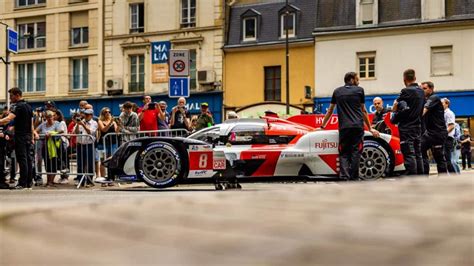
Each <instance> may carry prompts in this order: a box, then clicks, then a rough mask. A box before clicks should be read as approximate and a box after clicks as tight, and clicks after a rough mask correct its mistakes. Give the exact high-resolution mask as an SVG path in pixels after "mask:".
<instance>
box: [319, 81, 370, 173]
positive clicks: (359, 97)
mask: <svg viewBox="0 0 474 266" xmlns="http://www.w3.org/2000/svg"><path fill="white" fill-rule="evenodd" d="M344 82H345V83H346V85H344V86H342V87H339V88H337V89H335V90H334V92H333V95H332V99H331V105H330V106H329V109H328V112H327V113H326V115H325V116H324V120H323V123H322V125H321V128H322V129H324V128H325V127H326V124H327V122H328V121H329V118H330V117H331V115H332V114H333V112H334V108H335V107H336V106H337V112H338V118H339V162H340V172H339V177H340V178H341V179H344V180H359V160H360V154H361V152H362V149H363V140H364V122H365V124H366V125H367V127H368V128H369V131H370V132H371V133H372V135H373V136H374V137H379V132H378V131H377V130H374V129H372V127H371V124H370V121H369V117H368V115H367V110H366V109H365V94H364V89H363V88H361V87H359V86H358V85H359V77H358V75H357V73H355V72H349V73H347V74H346V75H345V76H344Z"/></svg>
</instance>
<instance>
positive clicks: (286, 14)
mask: <svg viewBox="0 0 474 266" xmlns="http://www.w3.org/2000/svg"><path fill="white" fill-rule="evenodd" d="M285 8H286V12H285V18H284V19H283V20H284V22H285V23H284V25H285V32H286V38H285V54H286V62H285V63H286V114H287V115H288V116H289V115H290V51H289V43H288V15H289V12H288V0H286V3H285ZM293 27H294V25H293Z"/></svg>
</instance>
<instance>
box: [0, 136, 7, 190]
mask: <svg viewBox="0 0 474 266" xmlns="http://www.w3.org/2000/svg"><path fill="white" fill-rule="evenodd" d="M6 145H7V144H6V141H5V139H0V184H3V183H5V181H6V179H5V159H6V156H5V155H6V152H7V149H6Z"/></svg>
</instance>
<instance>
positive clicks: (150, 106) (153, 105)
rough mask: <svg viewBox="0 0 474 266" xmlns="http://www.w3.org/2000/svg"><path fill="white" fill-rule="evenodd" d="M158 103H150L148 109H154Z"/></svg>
mask: <svg viewBox="0 0 474 266" xmlns="http://www.w3.org/2000/svg"><path fill="white" fill-rule="evenodd" d="M155 106H156V103H149V104H148V109H150V110H153V109H155Z"/></svg>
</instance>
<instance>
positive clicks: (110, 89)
mask: <svg viewBox="0 0 474 266" xmlns="http://www.w3.org/2000/svg"><path fill="white" fill-rule="evenodd" d="M105 87H106V88H105V90H106V91H107V94H108V95H120V94H123V86H122V79H121V78H115V79H109V80H107V82H106V83H105Z"/></svg>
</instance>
